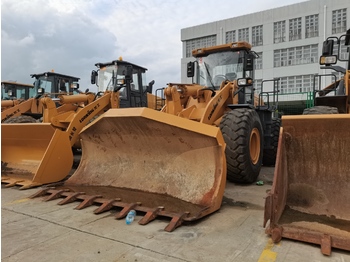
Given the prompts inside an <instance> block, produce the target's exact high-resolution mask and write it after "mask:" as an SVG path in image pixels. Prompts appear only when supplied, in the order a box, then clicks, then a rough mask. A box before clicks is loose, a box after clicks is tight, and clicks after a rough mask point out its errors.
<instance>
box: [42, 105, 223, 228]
mask: <svg viewBox="0 0 350 262" xmlns="http://www.w3.org/2000/svg"><path fill="white" fill-rule="evenodd" d="M80 137H81V143H82V158H81V161H80V165H79V167H78V168H77V170H76V171H75V173H74V174H73V175H72V176H71V177H70V178H69V179H68V180H67V181H65V183H64V185H63V186H62V187H60V188H56V189H49V188H48V189H44V190H43V191H42V192H41V193H40V192H39V193H38V194H36V196H38V195H43V194H51V196H52V198H57V196H59V197H65V199H64V200H62V203H68V202H71V201H73V200H77V199H78V200H79V199H80V200H83V202H82V203H81V204H80V205H79V207H78V209H80V208H83V207H85V206H88V205H91V204H92V203H100V204H101V207H100V208H99V209H98V210H96V211H95V213H100V212H103V211H106V210H109V209H111V208H112V207H114V206H115V207H121V208H123V209H122V211H120V212H119V213H118V215H117V217H118V218H122V217H125V215H126V213H127V211H128V210H130V209H135V210H139V211H142V212H144V213H145V216H144V218H143V219H141V220H140V222H139V223H140V224H147V223H148V222H150V221H151V220H153V219H155V218H156V217H157V216H165V217H170V218H171V219H172V220H171V223H170V224H169V225H168V226H167V228H166V229H165V230H167V231H172V230H174V229H175V228H176V227H177V226H179V225H180V224H181V223H182V221H192V220H196V219H199V218H201V217H203V216H205V215H208V214H210V213H212V212H214V211H216V210H218V209H219V208H220V206H221V202H222V198H223V193H224V189H225V184H226V160H225V152H224V151H225V142H224V140H223V137H222V135H221V132H220V129H219V128H217V127H214V126H210V125H207V124H202V123H198V122H195V121H191V120H188V119H184V118H181V117H178V116H174V115H169V114H166V113H163V112H159V111H156V110H152V109H149V108H128V109H110V110H108V111H107V112H106V113H104V114H103V115H102V116H101V117H100V118H98V119H97V120H96V121H95V122H93V123H91V124H89V125H88V126H87V127H85V128H84V130H83V131H82V132H81V133H80ZM49 198H50V197H49Z"/></svg>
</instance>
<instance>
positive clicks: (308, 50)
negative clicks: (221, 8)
mask: <svg viewBox="0 0 350 262" xmlns="http://www.w3.org/2000/svg"><path fill="white" fill-rule="evenodd" d="M349 28H350V0H309V1H305V2H301V3H297V4H293V5H288V6H284V7H280V8H275V9H270V10H266V11H261V12H258V13H253V14H248V15H243V16H238V17H233V18H230V19H225V20H220V21H216V22H211V23H207V24H202V25H197V26H193V27H189V28H184V29H182V30H181V41H182V42H183V44H182V46H183V48H182V50H183V51H182V59H181V82H182V83H190V82H191V79H188V78H187V76H186V65H187V63H188V62H189V61H193V60H194V58H192V55H191V54H192V53H191V52H192V50H193V49H196V48H201V47H208V46H213V45H220V44H225V43H229V42H235V41H247V42H249V43H251V44H252V46H253V48H252V49H253V50H254V51H255V52H256V53H258V54H259V58H258V59H257V60H256V61H255V68H256V71H255V80H256V81H255V85H256V87H258V86H260V83H261V81H262V80H263V79H264V80H267V79H273V78H280V91H281V93H296V92H308V91H311V90H312V88H313V81H314V75H315V74H319V75H320V74H326V73H331V72H329V71H330V70H323V69H320V65H319V57H320V55H321V53H322V43H323V41H324V40H325V39H326V38H327V37H329V36H338V37H339V36H340V35H342V34H344V33H345V32H346V30H347V29H349ZM344 47H345V46H344ZM346 52H347V50H346V48H344V49H343V48H342V50H341V56H342V57H343V58H344V57H347V55H348V54H347V53H346ZM338 65H340V66H343V67H344V66H345V62H341V63H338ZM338 77H339V75H338ZM315 79H316V80H315V81H316V85H318V82H319V81H318V77H315ZM322 79H324V78H322ZM321 81H322V82H323V83H321V82H320V84H321V86H323V84H326V82H328V81H330V79H329V80H327V78H326V79H325V80H321Z"/></svg>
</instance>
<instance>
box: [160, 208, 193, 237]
mask: <svg viewBox="0 0 350 262" xmlns="http://www.w3.org/2000/svg"><path fill="white" fill-rule="evenodd" d="M188 215H189V212H185V213H183V214H180V215H175V216H173V218H172V219H171V221H170V223H169V224H168V225H167V226H166V227H165V228H164V230H165V231H167V232H173V231H174V230H175V229H176V228H177V227H179V226H181V224H182V222H183V219H184V218H185V217H187V216H188Z"/></svg>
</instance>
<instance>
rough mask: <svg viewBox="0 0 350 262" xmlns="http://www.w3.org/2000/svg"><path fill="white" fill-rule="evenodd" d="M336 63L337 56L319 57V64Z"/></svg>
mask: <svg viewBox="0 0 350 262" xmlns="http://www.w3.org/2000/svg"><path fill="white" fill-rule="evenodd" d="M336 63H337V56H336V55H332V56H321V57H320V65H334V64H336Z"/></svg>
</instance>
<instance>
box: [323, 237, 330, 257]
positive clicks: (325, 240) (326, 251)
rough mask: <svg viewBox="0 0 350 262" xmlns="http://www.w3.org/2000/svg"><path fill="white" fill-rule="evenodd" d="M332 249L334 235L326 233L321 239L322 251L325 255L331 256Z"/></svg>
mask: <svg viewBox="0 0 350 262" xmlns="http://www.w3.org/2000/svg"><path fill="white" fill-rule="evenodd" d="M331 251H332V237H331V236H330V235H327V234H324V235H323V237H322V239H321V252H322V254H323V255H326V256H330V255H331Z"/></svg>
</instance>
